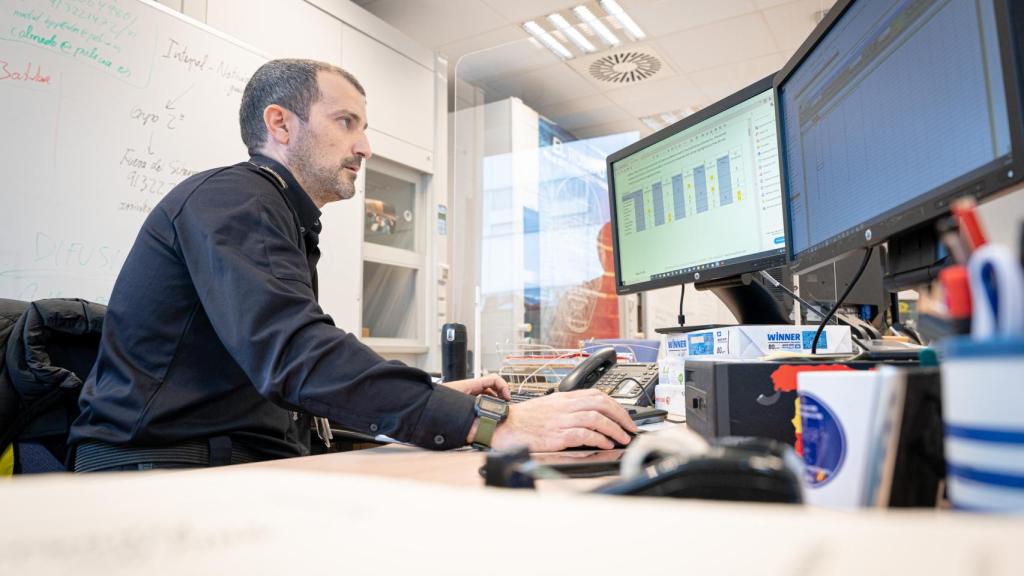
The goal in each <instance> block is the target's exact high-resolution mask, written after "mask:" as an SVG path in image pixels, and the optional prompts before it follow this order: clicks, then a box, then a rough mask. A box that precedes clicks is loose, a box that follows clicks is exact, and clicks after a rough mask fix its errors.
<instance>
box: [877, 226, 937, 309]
mask: <svg viewBox="0 0 1024 576" xmlns="http://www.w3.org/2000/svg"><path fill="white" fill-rule="evenodd" d="M940 245H941V242H940V241H939V236H938V233H937V232H936V231H935V222H932V221H930V222H928V223H926V224H925V225H923V226H919V227H917V228H914V229H912V230H907V231H904V232H900V233H899V234H894V235H892V236H890V237H889V241H888V249H887V251H886V257H885V258H884V259H883V267H884V268H883V271H884V276H883V279H882V284H883V286H884V288H885V290H886V291H887V292H898V291H900V290H904V289H908V288H913V289H917V288H920V287H921V286H923V285H925V284H930V283H932V282H933V281H934V280H935V279H937V278H938V277H939V271H940V270H942V269H943V268H944V267H945V266H946V265H947V264H949V262H948V258H946V257H944V254H943V253H942V251H941V249H940V248H939V247H940Z"/></svg>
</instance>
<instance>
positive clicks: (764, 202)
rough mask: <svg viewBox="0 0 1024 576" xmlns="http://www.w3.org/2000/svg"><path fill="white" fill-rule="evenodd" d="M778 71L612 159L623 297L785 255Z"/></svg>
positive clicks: (757, 266) (766, 264)
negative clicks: (777, 125) (774, 87)
mask: <svg viewBox="0 0 1024 576" xmlns="http://www.w3.org/2000/svg"><path fill="white" fill-rule="evenodd" d="M775 122H776V119H775V97H774V93H773V91H772V79H771V77H768V78H765V79H763V80H761V81H759V82H757V83H755V84H753V85H751V86H749V87H747V88H745V89H743V90H741V91H739V92H737V93H736V94H733V95H732V96H729V97H728V98H725V99H724V100H722V101H720V102H718V103H716V104H714V105H712V106H710V107H708V108H705V109H704V110H701V111H700V112H698V113H696V114H694V115H692V116H690V117H687V118H686V119H684V120H681V121H679V122H677V123H675V124H673V125H672V126H669V127H667V128H664V129H662V130H660V131H658V132H655V133H654V134H651V135H650V136H647V137H646V138H643V139H641V140H639V141H638V142H636V143H634V144H632V145H630V146H628V147H626V148H624V149H622V150H620V151H618V152H616V153H614V154H612V155H611V156H609V157H608V190H609V194H610V196H611V198H610V204H611V210H612V223H613V224H612V232H613V234H612V239H613V244H614V250H613V253H614V255H615V272H616V274H615V280H616V289H617V291H618V293H619V294H628V293H632V292H638V291H642V290H649V289H652V288H659V287H662V286H669V285H678V284H681V283H686V282H694V281H696V282H703V281H709V280H715V279H719V278H724V277H728V276H734V275H737V274H741V273H744V272H751V271H756V270H762V269H765V268H770V267H773V266H779V265H781V264H782V263H783V262H784V259H785V234H784V224H783V223H784V218H783V207H782V189H781V183H780V176H779V160H778V153H777V148H778V147H777V139H776V128H775Z"/></svg>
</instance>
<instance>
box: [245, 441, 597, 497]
mask: <svg viewBox="0 0 1024 576" xmlns="http://www.w3.org/2000/svg"><path fill="white" fill-rule="evenodd" d="M592 452H593V451H591V450H587V451H580V452H563V453H561V454H562V455H568V456H569V457H571V456H572V455H574V454H578V455H579V456H581V457H582V456H585V455H587V454H590V453H592ZM484 460H485V455H484V453H483V452H479V451H477V450H473V449H471V448H470V449H462V450H451V451H448V452H431V451H429V450H423V449H420V448H414V447H412V446H404V445H399V444H392V445H388V446H380V447H377V448H369V449H366V450H355V451H352V452H337V453H334V454H322V455H319V456H307V457H305V458H289V459H286V460H272V461H269V462H257V463H254V464H244V465H242V466H238V468H244V469H252V470H288V471H300V472H316V473H325V474H331V473H334V474H360V475H366V476H380V477H385V478H397V479H404V480H416V481H420V482H430V483H433V484H444V485H447V486H459V487H474V488H484V487H485V486H484V480H483V478H482V477H481V476H480V474H479V469H480V467H481V466H483V464H484ZM610 479H611V477H604V478H584V479H567V480H540V481H538V482H537V487H538V489H541V490H549V489H564V490H576V491H581V492H582V491H585V490H587V489H588V488H591V487H593V486H598V485H600V484H603V483H605V482H608V481H609V480H610ZM556 486H557V487H558V488H555V487H556Z"/></svg>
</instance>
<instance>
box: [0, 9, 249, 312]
mask: <svg viewBox="0 0 1024 576" xmlns="http://www.w3.org/2000/svg"><path fill="white" fill-rule="evenodd" d="M266 60H267V58H266V57H265V56H263V55H261V54H260V53H258V52H257V51H255V50H254V49H252V48H249V47H247V46H245V45H244V44H241V43H239V42H237V41H235V40H232V39H230V38H228V37H226V36H224V35H222V34H220V33H218V32H216V31H214V30H212V29H211V28H209V27H207V26H205V25H203V24H201V23H198V22H195V21H192V20H189V19H188V18H186V17H184V16H182V15H180V14H177V13H175V12H172V11H170V10H168V9H166V8H164V7H163V6H160V5H158V4H153V3H149V2H143V1H140V0H120V1H119V0H2V1H0V103H2V106H0V126H3V127H4V131H5V134H4V135H3V138H2V144H0V146H2V149H0V168H2V171H3V180H2V192H0V194H2V198H3V200H2V206H3V210H2V211H0V214H2V217H0V297H3V298H14V299H18V300H35V299H39V298H50V297H80V298H85V299H87V300H91V301H94V302H99V303H104V304H105V303H107V301H108V300H109V297H110V292H111V289H112V288H113V284H114V280H115V278H116V277H117V273H118V271H119V270H120V269H121V266H122V264H123V263H124V260H125V258H126V257H127V255H128V251H129V250H130V248H131V245H132V243H133V242H134V240H135V236H136V234H137V233H138V230H139V227H140V226H141V225H142V222H143V221H144V219H145V218H146V215H147V214H148V213H149V211H150V210H152V208H153V207H154V206H155V205H156V204H157V202H158V201H159V200H160V199H161V198H162V197H163V195H164V194H166V193H167V192H168V191H169V190H170V189H171V188H172V187H174V185H175V184H177V183H178V182H180V181H181V180H183V179H185V178H186V177H188V176H189V175H191V174H193V173H195V172H201V171H203V170H206V169H208V168H213V167H216V166H223V165H228V164H234V163H236V162H239V161H241V160H244V159H245V158H247V157H248V154H247V153H246V150H245V146H244V145H243V144H242V141H241V137H240V135H239V128H238V107H239V103H240V101H241V93H242V90H243V88H244V87H245V84H246V82H247V81H248V79H249V77H250V76H251V75H252V73H253V72H255V70H256V69H257V68H258V67H259V66H260V65H261V64H262V63H263V62H265V61H266Z"/></svg>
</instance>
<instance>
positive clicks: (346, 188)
mask: <svg viewBox="0 0 1024 576" xmlns="http://www.w3.org/2000/svg"><path fill="white" fill-rule="evenodd" d="M313 140H314V138H312V137H311V136H310V135H309V133H308V132H305V131H303V132H300V134H299V135H298V136H297V137H296V138H295V143H294V149H293V150H294V151H293V152H291V153H289V154H288V164H289V166H291V167H292V169H293V170H294V171H295V173H296V177H297V178H298V179H299V180H301V181H302V183H303V186H304V187H305V188H306V193H307V194H309V195H310V196H311V197H313V198H314V199H315V200H318V202H317V204H319V205H321V206H322V205H324V204H327V203H328V202H334V201H336V200H347V199H349V198H351V197H353V196H355V194H356V184H355V176H354V175H350V174H349V171H348V170H346V169H345V166H346V165H352V164H358V163H359V159H358V158H344V159H342V160H341V161H339V162H338V163H337V164H336V165H335V166H333V167H331V166H329V165H322V164H319V163H317V161H316V145H315V142H314V141H313Z"/></svg>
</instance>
